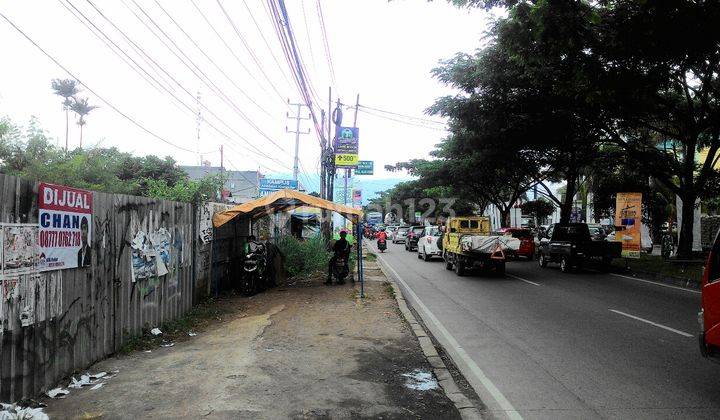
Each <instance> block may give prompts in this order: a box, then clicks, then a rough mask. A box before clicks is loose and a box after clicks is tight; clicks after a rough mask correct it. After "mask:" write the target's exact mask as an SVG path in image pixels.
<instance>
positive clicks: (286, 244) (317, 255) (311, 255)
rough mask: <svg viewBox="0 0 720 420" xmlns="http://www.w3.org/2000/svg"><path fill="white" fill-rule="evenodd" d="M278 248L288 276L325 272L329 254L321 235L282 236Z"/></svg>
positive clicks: (303, 275) (307, 275) (304, 275)
mask: <svg viewBox="0 0 720 420" xmlns="http://www.w3.org/2000/svg"><path fill="white" fill-rule="evenodd" d="M278 248H280V252H281V253H282V255H283V257H284V261H285V270H286V271H287V273H288V275H289V276H290V277H295V276H301V277H309V276H312V275H314V274H318V273H324V272H327V267H328V263H329V262H330V257H331V255H330V252H329V251H328V246H327V243H326V242H325V240H324V239H323V238H322V236H315V237H312V238H309V239H306V240H299V239H297V238H296V237H294V236H283V237H282V238H281V239H280V241H279V242H278ZM353 254H354V253H353Z"/></svg>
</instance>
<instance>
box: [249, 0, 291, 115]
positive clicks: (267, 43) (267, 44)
mask: <svg viewBox="0 0 720 420" xmlns="http://www.w3.org/2000/svg"><path fill="white" fill-rule="evenodd" d="M243 4H244V5H245V9H246V10H247V11H248V14H249V15H250V18H251V19H252V21H253V23H254V24H255V27H256V28H257V30H258V32H259V33H260V37H261V38H262V40H263V42H264V43H265V46H266V47H267V49H268V51H270V55H271V56H272V59H273V61H275V65H277V68H278V69H279V70H280V73H281V74H282V75H283V78H285V82H287V84H288V86H290V87H292V82H290V78H288V76H287V74H286V73H285V71H284V70H283V67H282V66H281V65H280V61H279V60H278V59H277V57H276V56H275V53H274V52H273V49H272V47H270V43H269V42H268V40H267V38H265V33H264V31H263V30H262V29H261V28H260V24H259V23H258V21H257V19H255V15H254V14H253V12H252V10H250V6H248V4H247V0H243ZM280 99H281V100H282V98H280ZM283 103H285V102H284V101H283Z"/></svg>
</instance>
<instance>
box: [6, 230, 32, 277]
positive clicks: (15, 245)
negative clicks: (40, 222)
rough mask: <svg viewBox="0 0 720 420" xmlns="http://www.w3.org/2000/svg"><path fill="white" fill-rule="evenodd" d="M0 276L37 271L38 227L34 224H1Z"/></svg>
mask: <svg viewBox="0 0 720 420" xmlns="http://www.w3.org/2000/svg"><path fill="white" fill-rule="evenodd" d="M0 229H2V277H3V278H10V277H15V276H18V275H20V274H28V273H32V272H36V271H37V263H38V247H37V235H38V228H37V226H35V225H26V224H3V225H0Z"/></svg>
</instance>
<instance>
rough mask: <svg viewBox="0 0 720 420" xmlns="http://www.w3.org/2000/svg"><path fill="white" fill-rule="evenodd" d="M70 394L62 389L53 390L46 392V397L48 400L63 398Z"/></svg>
mask: <svg viewBox="0 0 720 420" xmlns="http://www.w3.org/2000/svg"><path fill="white" fill-rule="evenodd" d="M69 393H70V390H67V389H63V388H59V387H58V388H53V389H51V390H49V391H48V392H46V394H47V396H48V397H50V398H65V396H66V395H67V394H69Z"/></svg>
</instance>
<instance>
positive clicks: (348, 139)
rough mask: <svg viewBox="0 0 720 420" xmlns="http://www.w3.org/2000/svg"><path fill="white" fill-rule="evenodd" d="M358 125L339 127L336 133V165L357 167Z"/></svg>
mask: <svg viewBox="0 0 720 420" xmlns="http://www.w3.org/2000/svg"><path fill="white" fill-rule="evenodd" d="M359 134H360V129H359V128H357V127H338V129H337V132H336V133H335V166H336V167H339V168H355V167H357V165H358V161H359V157H358V137H359Z"/></svg>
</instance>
